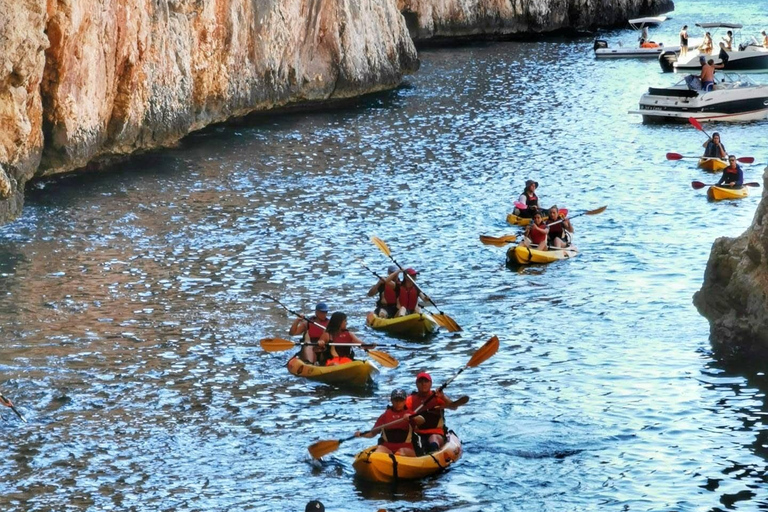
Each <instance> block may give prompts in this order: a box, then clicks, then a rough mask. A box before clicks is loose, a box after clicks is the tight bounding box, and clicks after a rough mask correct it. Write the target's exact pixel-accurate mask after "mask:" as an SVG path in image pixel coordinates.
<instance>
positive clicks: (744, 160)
mask: <svg viewBox="0 0 768 512" xmlns="http://www.w3.org/2000/svg"><path fill="white" fill-rule="evenodd" d="M736 161H737V162H741V163H743V164H753V163H755V157H753V156H742V157H739V158H737V159H736Z"/></svg>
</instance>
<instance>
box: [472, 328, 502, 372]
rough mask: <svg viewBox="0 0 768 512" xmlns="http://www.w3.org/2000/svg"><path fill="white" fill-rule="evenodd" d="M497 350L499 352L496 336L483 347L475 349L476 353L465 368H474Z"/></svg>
mask: <svg viewBox="0 0 768 512" xmlns="http://www.w3.org/2000/svg"><path fill="white" fill-rule="evenodd" d="M497 350H499V338H498V336H493V337H492V338H491V339H489V340H488V341H486V342H485V345H483V346H482V347H480V348H479V349H477V352H475V353H474V355H472V358H471V359H470V360H469V362H468V363H467V367H469V368H474V367H475V366H478V365H479V364H480V363H483V362H484V361H487V360H488V359H490V357H491V356H492V355H493V354H495V353H496V351H497Z"/></svg>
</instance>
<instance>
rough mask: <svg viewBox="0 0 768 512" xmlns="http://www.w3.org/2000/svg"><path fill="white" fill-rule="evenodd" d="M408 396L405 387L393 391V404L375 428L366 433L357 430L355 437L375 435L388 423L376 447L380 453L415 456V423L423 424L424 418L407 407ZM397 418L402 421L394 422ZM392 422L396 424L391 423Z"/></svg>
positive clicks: (380, 417) (391, 396)
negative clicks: (415, 414) (414, 414)
mask: <svg viewBox="0 0 768 512" xmlns="http://www.w3.org/2000/svg"><path fill="white" fill-rule="evenodd" d="M407 397H408V395H407V394H406V393H405V390H403V389H395V390H394V391H392V394H391V395H390V399H391V400H392V405H388V406H387V410H386V411H384V414H382V415H381V416H379V419H377V420H376V423H375V424H374V425H373V429H372V430H371V431H370V432H367V433H365V434H362V433H361V432H359V431H358V432H355V437H373V436H375V435H376V434H377V433H379V431H377V430H376V429H377V428H379V427H381V426H383V425H388V426H387V427H386V428H383V429H381V430H380V432H381V436H380V437H379V446H378V447H377V448H376V451H377V452H379V453H394V454H395V455H403V456H405V457H415V456H416V451H415V450H414V449H413V427H414V425H418V424H423V423H424V418H422V417H421V416H413V411H411V410H410V409H408V408H407V407H406V399H407ZM397 420H402V421H399V422H397V423H394V422H396V421H397ZM390 423H394V424H393V425H389V424H390Z"/></svg>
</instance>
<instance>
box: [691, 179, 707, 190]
mask: <svg viewBox="0 0 768 512" xmlns="http://www.w3.org/2000/svg"><path fill="white" fill-rule="evenodd" d="M691 186H692V187H693V190H699V189H701V188H704V187H706V186H707V184H706V183H702V182H700V181H692V182H691Z"/></svg>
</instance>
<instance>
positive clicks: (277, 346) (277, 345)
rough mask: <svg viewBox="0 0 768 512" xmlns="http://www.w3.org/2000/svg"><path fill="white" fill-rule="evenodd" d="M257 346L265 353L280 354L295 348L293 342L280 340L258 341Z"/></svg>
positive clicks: (266, 339)
mask: <svg viewBox="0 0 768 512" xmlns="http://www.w3.org/2000/svg"><path fill="white" fill-rule="evenodd" d="M259 345H261V348H263V349H264V351H265V352H282V351H284V350H290V349H292V348H293V347H295V346H296V344H295V343H294V342H292V341H290V340H284V339H281V338H264V339H262V340H261V341H259Z"/></svg>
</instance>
